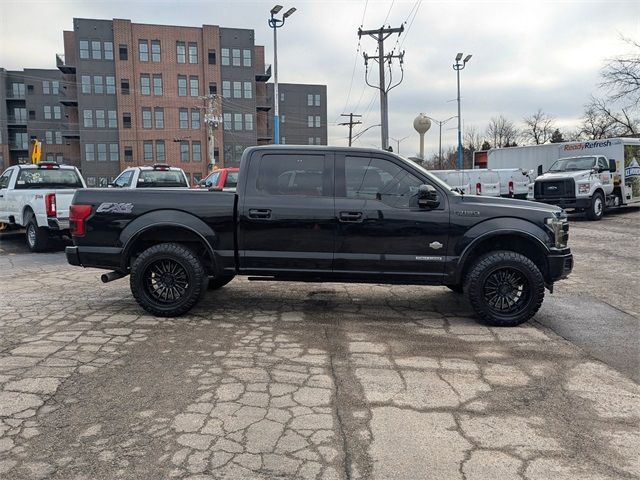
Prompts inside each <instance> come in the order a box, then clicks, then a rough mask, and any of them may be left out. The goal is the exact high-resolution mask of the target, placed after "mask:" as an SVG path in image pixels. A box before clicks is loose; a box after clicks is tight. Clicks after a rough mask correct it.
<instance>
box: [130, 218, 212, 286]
mask: <svg viewBox="0 0 640 480" xmlns="http://www.w3.org/2000/svg"><path fill="white" fill-rule="evenodd" d="M157 227H176V228H182V229H185V230H188V231H190V232H192V233H194V234H195V235H197V236H198V237H199V238H200V239H201V240H202V243H203V244H204V245H205V247H206V249H207V251H208V253H209V255H210V256H211V261H212V262H213V269H214V271H215V272H216V273H217V272H218V262H217V260H216V253H215V249H214V246H215V245H216V244H217V242H218V236H217V235H216V233H215V232H214V231H213V230H212V229H211V227H209V225H207V224H206V223H205V222H203V221H202V220H200V219H199V218H198V217H196V216H195V215H192V214H190V213H186V212H183V211H179V210H155V211H153V212H149V213H146V214H144V215H142V216H140V217H138V218H136V219H135V220H133V221H132V222H131V223H129V224H128V225H127V226H126V227H125V228H124V229H123V230H122V232H121V233H120V243H121V245H122V263H121V266H122V270H123V271H128V269H129V257H130V253H131V249H132V248H133V246H134V245H135V243H136V241H137V240H138V238H140V236H141V235H142V234H144V233H145V232H147V231H149V230H150V229H152V228H157Z"/></svg>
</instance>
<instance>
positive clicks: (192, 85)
mask: <svg viewBox="0 0 640 480" xmlns="http://www.w3.org/2000/svg"><path fill="white" fill-rule="evenodd" d="M189 95H191V96H192V97H197V96H198V95H200V84H199V82H198V77H189Z"/></svg>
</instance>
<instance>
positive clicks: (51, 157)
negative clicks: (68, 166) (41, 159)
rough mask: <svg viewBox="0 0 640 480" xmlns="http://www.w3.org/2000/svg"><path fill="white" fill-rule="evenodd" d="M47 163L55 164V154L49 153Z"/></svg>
mask: <svg viewBox="0 0 640 480" xmlns="http://www.w3.org/2000/svg"><path fill="white" fill-rule="evenodd" d="M47 162H53V153H47Z"/></svg>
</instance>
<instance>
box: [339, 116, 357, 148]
mask: <svg viewBox="0 0 640 480" xmlns="http://www.w3.org/2000/svg"><path fill="white" fill-rule="evenodd" d="M340 116H341V117H349V121H348V122H342V123H339V124H338V125H349V146H351V138H352V134H353V126H354V125H360V124H361V123H362V122H361V121H360V120H357V121H355V122H354V121H353V117H358V118H359V117H362V115H356V114H355V113H343V114H341V115H340Z"/></svg>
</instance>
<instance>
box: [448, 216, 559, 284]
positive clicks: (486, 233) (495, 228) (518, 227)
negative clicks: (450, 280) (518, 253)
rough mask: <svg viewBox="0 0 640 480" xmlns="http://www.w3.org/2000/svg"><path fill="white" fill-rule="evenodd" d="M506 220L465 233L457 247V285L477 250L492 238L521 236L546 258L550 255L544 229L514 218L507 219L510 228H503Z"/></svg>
mask: <svg viewBox="0 0 640 480" xmlns="http://www.w3.org/2000/svg"><path fill="white" fill-rule="evenodd" d="M505 219H506V218H497V219H491V220H487V221H486V222H482V223H479V224H476V225H474V226H473V227H472V228H470V229H469V230H467V231H466V232H465V234H464V235H463V236H462V238H461V239H460V240H459V242H458V244H457V245H456V250H457V251H456V253H458V252H459V260H458V263H457V266H456V269H455V273H454V278H455V282H456V283H459V282H460V281H462V272H463V271H464V268H465V267H466V265H467V261H468V259H469V257H470V256H471V254H472V253H473V251H474V250H475V248H476V247H477V246H478V245H480V244H481V243H482V242H484V241H485V240H487V239H490V238H497V237H502V236H507V235H511V236H513V235H515V236H519V237H522V238H526V239H527V240H532V241H533V242H534V244H535V245H536V246H537V247H538V250H539V252H540V253H543V254H544V256H545V257H546V256H547V255H549V254H550V250H549V246H548V244H547V243H546V241H548V239H549V235H548V234H547V233H546V232H545V231H544V230H543V229H542V228H540V227H539V226H537V225H535V224H533V223H531V222H529V221H526V220H523V219H521V218H514V217H509V218H508V219H506V220H508V222H509V226H506V225H504V226H503V225H501V223H502V220H505Z"/></svg>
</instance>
